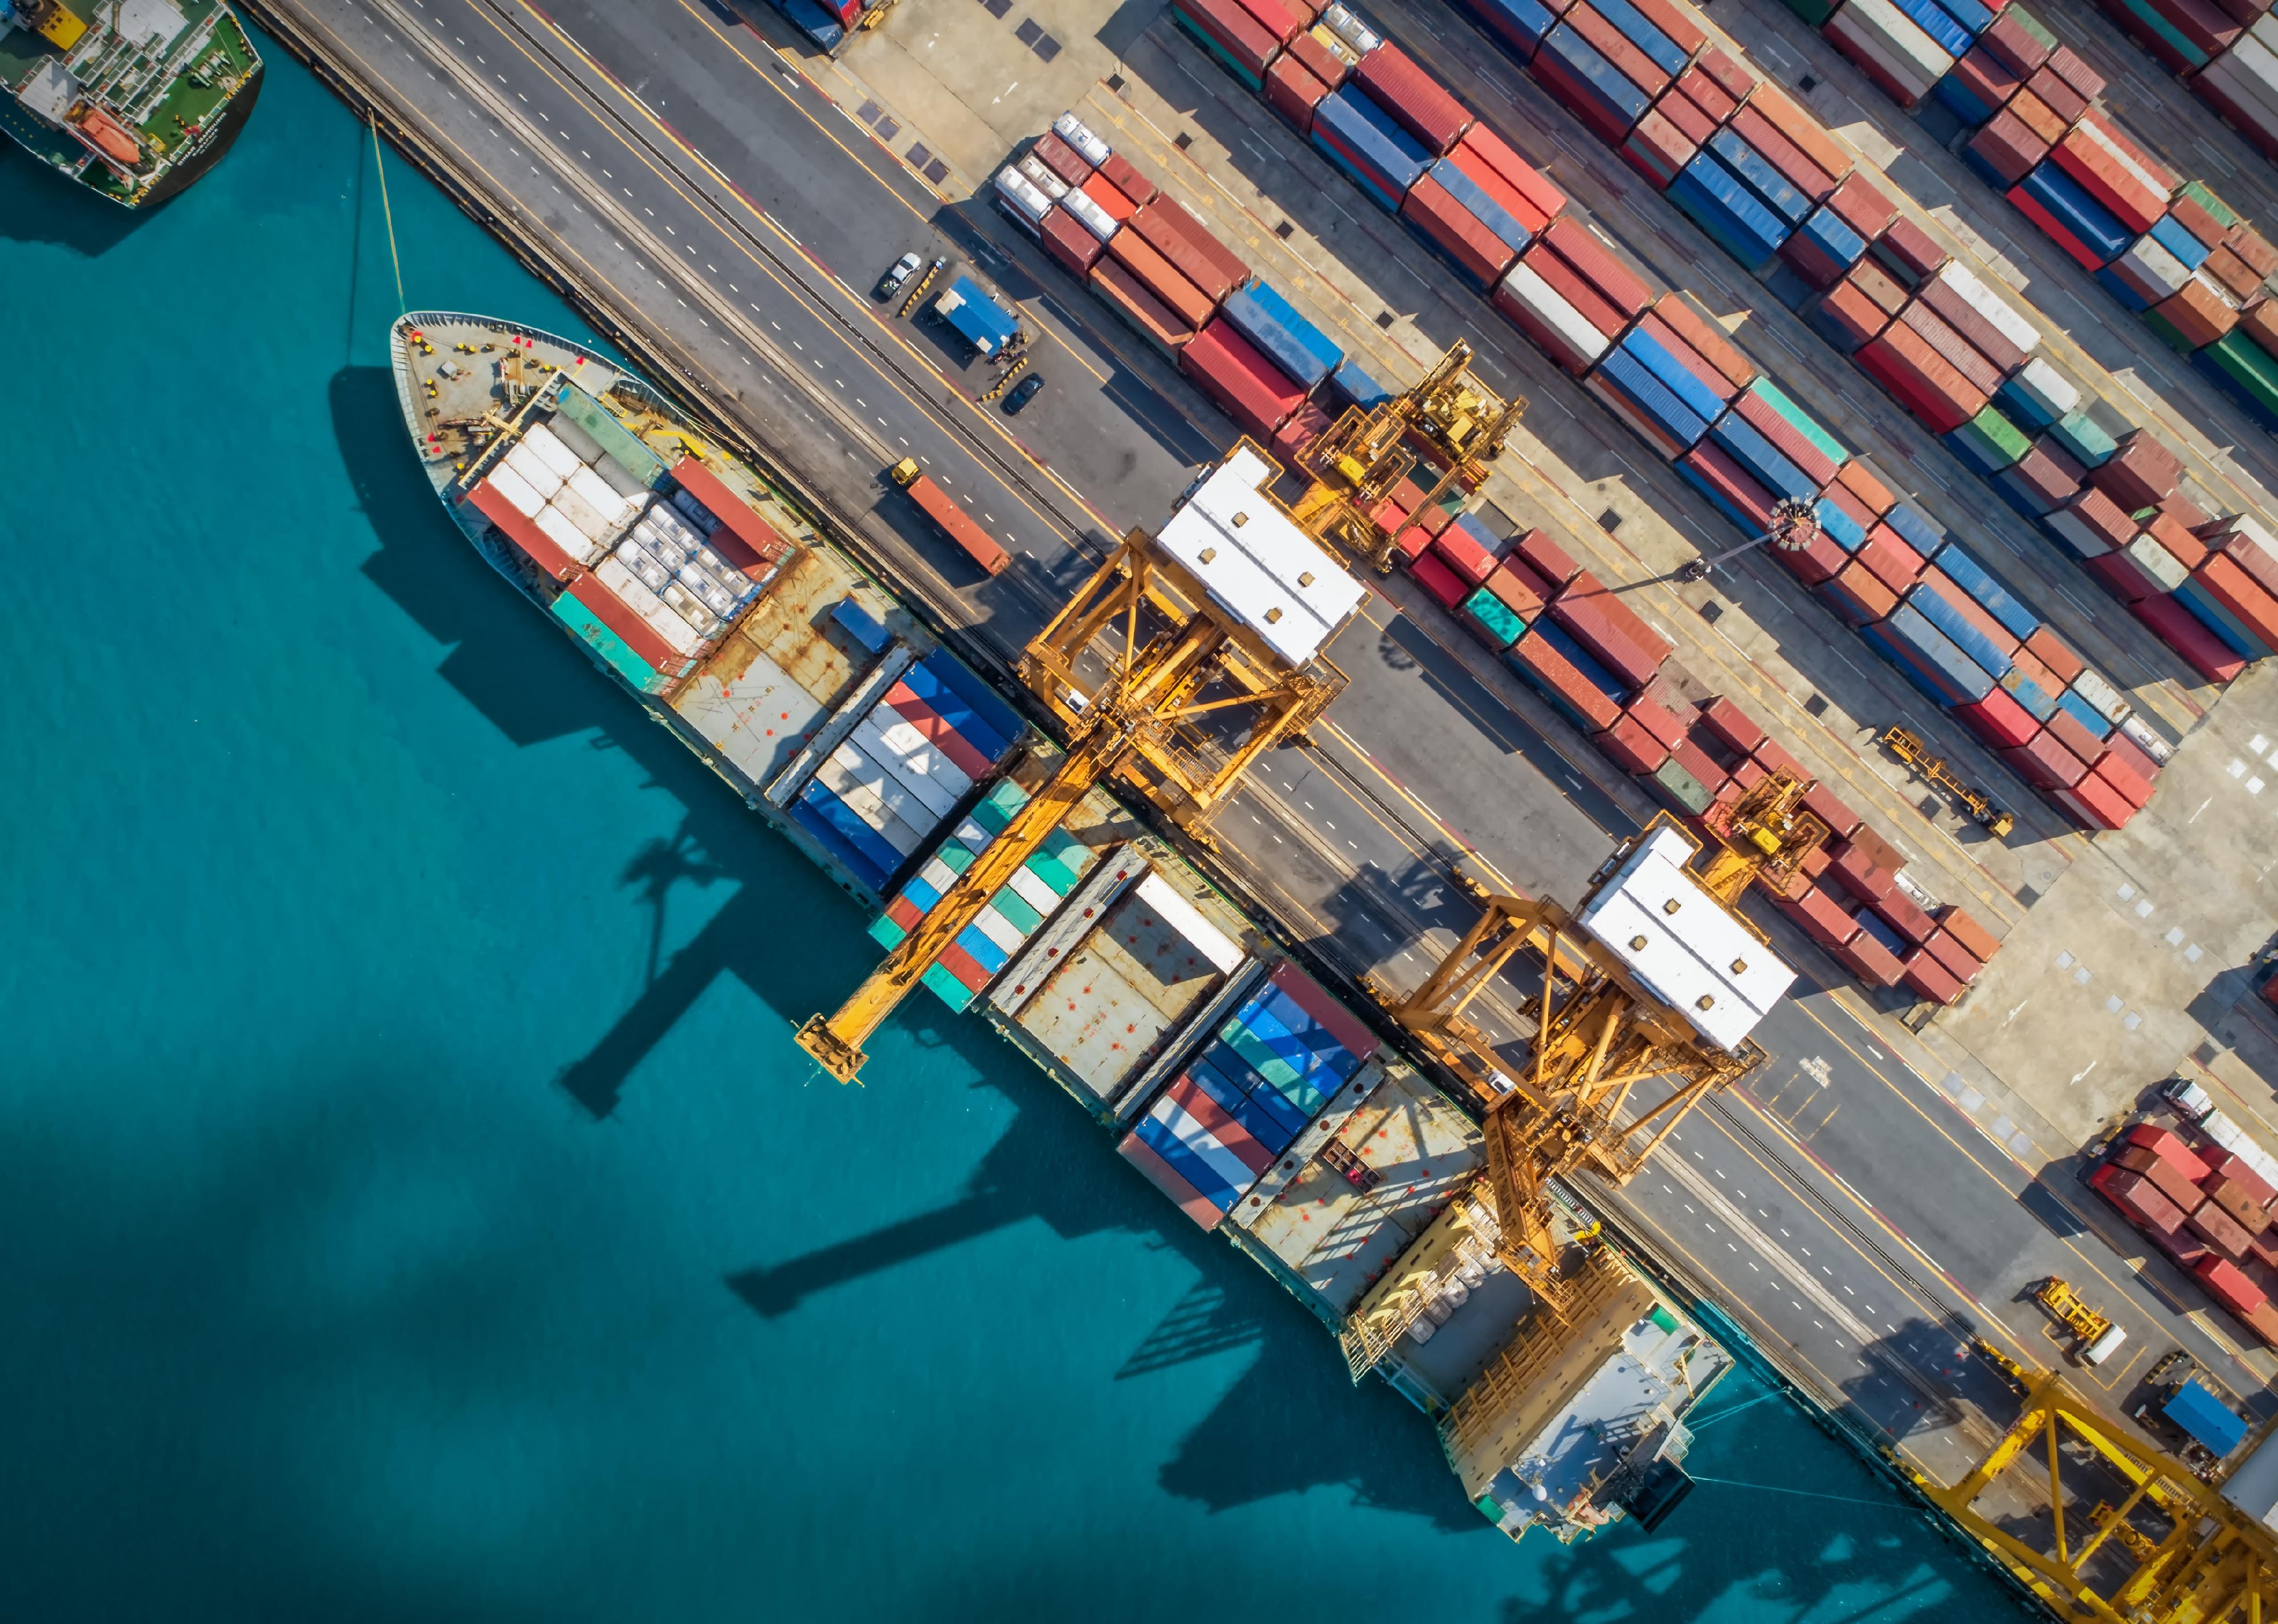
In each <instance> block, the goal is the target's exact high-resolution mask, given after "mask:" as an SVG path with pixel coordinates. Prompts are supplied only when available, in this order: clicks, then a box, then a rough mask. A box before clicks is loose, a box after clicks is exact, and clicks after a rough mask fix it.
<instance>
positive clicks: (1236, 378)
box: [1110, 232, 1305, 440]
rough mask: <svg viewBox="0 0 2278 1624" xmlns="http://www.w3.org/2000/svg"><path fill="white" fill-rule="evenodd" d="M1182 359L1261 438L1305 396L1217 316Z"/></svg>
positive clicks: (1192, 374) (1207, 391)
mask: <svg viewBox="0 0 2278 1624" xmlns="http://www.w3.org/2000/svg"><path fill="white" fill-rule="evenodd" d="M1116 235H1117V236H1119V237H1120V236H1121V235H1122V233H1120V232H1118V233H1117V234H1116ZM1110 246H1111V247H1112V244H1111V245H1110ZM1179 364H1180V368H1181V370H1182V371H1183V372H1185V373H1186V374H1187V376H1188V377H1189V378H1191V379H1194V380H1195V381H1196V383H1198V384H1200V385H1201V386H1202V387H1203V393H1204V394H1205V395H1209V396H1210V397H1211V398H1212V400H1213V401H1215V402H1218V404H1219V406H1221V407H1223V408H1224V409H1225V410H1226V414H1227V416H1228V417H1232V418H1233V419H1234V421H1235V424H1236V425H1238V426H1240V427H1241V428H1242V429H1243V430H1245V431H1246V432H1247V433H1249V434H1250V437H1251V438H1252V439H1255V440H1271V439H1272V438H1273V431H1274V430H1275V429H1277V428H1279V427H1280V426H1281V425H1282V423H1283V422H1285V421H1286V420H1287V419H1288V416H1289V414H1290V413H1291V412H1293V411H1295V410H1297V408H1298V407H1299V406H1300V405H1302V404H1303V402H1304V399H1305V392H1304V391H1303V389H1300V388H1298V387H1296V385H1295V384H1293V383H1291V382H1290V381H1289V380H1288V378H1286V377H1284V376H1283V375H1282V372H1281V370H1280V368H1279V367H1277V366H1275V365H1274V364H1273V362H1271V361H1269V360H1267V359H1266V358H1265V356H1263V355H1260V354H1259V353H1258V352H1257V349H1255V348H1254V347H1253V346H1252V345H1251V344H1250V341H1249V340H1248V339H1246V338H1244V337H1242V334H1240V333H1236V332H1235V330H1234V328H1233V327H1232V326H1229V325H1228V324H1227V323H1226V322H1224V321H1213V322H1212V323H1211V324H1210V326H1207V327H1204V329H1203V330H1202V331H1201V332H1200V333H1196V335H1195V339H1194V341H1193V342H1192V343H1190V344H1189V345H1188V346H1187V347H1186V349H1185V350H1184V351H1183V352H1181V355H1180V357H1179Z"/></svg>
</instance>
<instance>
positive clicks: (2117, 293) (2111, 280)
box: [2096, 265, 2152, 316]
mask: <svg viewBox="0 0 2278 1624" xmlns="http://www.w3.org/2000/svg"><path fill="white" fill-rule="evenodd" d="M2096 280H2098V281H2099V282H2101V283H2102V284H2103V285H2104V291H2105V292H2106V293H2108V294H2110V295H2112V296H2113V297H2114V298H2115V299H2117V300H2119V301H2120V303H2122V304H2124V305H2126V306H2127V307H2128V308H2129V310H2133V311H2135V312H2136V313H2137V315H2139V316H2140V315H2142V314H2143V313H2144V311H2145V310H2150V309H2151V308H2152V302H2151V301H2150V300H2149V299H2146V298H2145V297H2144V295H2142V294H2139V293H2137V291H2136V290H2135V289H2134V288H2132V287H2129V286H2128V284H2127V283H2126V282H2125V281H2123V280H2121V276H2120V272H2117V271H2115V270H2114V269H2113V268H2112V267H2111V266H2110V265H2106V266H2105V267H2104V269H2103V270H2101V271H2099V272H2097V273H2096Z"/></svg>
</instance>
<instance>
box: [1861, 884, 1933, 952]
mask: <svg viewBox="0 0 2278 1624" xmlns="http://www.w3.org/2000/svg"><path fill="white" fill-rule="evenodd" d="M1875 912H1876V914H1877V915H1878V916H1879V917H1880V918H1881V919H1882V921H1883V923H1884V924H1886V925H1888V926H1890V927H1891V929H1892V930H1893V931H1897V932H1898V933H1899V934H1900V936H1901V937H1903V938H1906V941H1907V944H1908V945H1909V946H1915V947H1921V946H1926V945H1927V944H1928V943H1929V941H1930V938H1931V937H1933V936H1936V935H1937V934H1938V922H1937V921H1936V920H1934V919H1932V918H1931V917H1930V915H1928V914H1926V913H1924V912H1923V909H1922V908H1921V907H1920V905H1919V904H1917V903H1916V902H1915V900H1914V899H1913V898H1912V897H1910V896H1908V895H1907V893H1906V892H1903V891H1898V890H1893V891H1892V892H1891V893H1890V894H1889V895H1888V896H1885V897H1883V898H1881V899H1879V900H1877V902H1876V904H1875Z"/></svg>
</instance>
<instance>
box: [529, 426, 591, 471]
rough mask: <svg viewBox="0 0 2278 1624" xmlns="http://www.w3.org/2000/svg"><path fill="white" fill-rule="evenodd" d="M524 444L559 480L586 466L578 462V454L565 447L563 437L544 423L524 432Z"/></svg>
mask: <svg viewBox="0 0 2278 1624" xmlns="http://www.w3.org/2000/svg"><path fill="white" fill-rule="evenodd" d="M522 443H523V444H524V445H525V446H528V447H529V448H531V451H532V452H534V453H535V454H536V455H537V456H538V459H539V461H540V462H542V463H545V464H546V465H547V467H548V468H550V469H552V470H553V471H554V474H555V476H556V477H557V478H559V479H565V480H566V479H569V476H570V475H571V474H573V473H576V472H577V471H578V470H579V469H580V468H583V467H584V466H585V463H581V462H579V461H578V460H577V453H576V452H575V451H572V450H571V449H570V448H569V447H567V446H565V445H563V444H562V440H561V437H560V436H559V435H557V434H555V433H554V431H553V430H552V429H550V428H548V427H547V426H546V425H544V424H543V423H533V424H531V425H530V427H529V428H528V429H526V430H524V433H523V436H522Z"/></svg>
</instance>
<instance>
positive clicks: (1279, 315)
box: [1219, 282, 1345, 390]
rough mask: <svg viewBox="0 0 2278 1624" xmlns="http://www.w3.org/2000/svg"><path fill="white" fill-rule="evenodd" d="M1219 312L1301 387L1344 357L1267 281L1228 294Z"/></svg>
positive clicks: (1321, 376) (1334, 367)
mask: <svg viewBox="0 0 2278 1624" xmlns="http://www.w3.org/2000/svg"><path fill="white" fill-rule="evenodd" d="M1219 314H1220V315H1222V316H1224V317H1225V318H1227V322H1228V323H1229V324H1231V325H1232V326H1233V328H1234V330H1235V332H1236V333H1241V334H1242V337H1244V338H1246V339H1248V340H1249V341H1250V342H1251V343H1253V344H1255V345H1257V348H1258V349H1262V350H1264V351H1265V355H1266V356H1267V357H1268V358H1269V359H1270V360H1272V361H1273V364H1274V365H1276V366H1278V367H1280V369H1281V371H1282V372H1284V373H1286V374H1287V375H1288V379H1289V381H1290V382H1292V383H1294V384H1296V385H1297V387H1300V388H1302V389H1306V390H1311V389H1312V388H1314V387H1316V386H1318V385H1319V383H1320V381H1321V379H1324V378H1326V377H1327V376H1328V375H1329V374H1330V373H1331V372H1334V371H1336V370H1337V367H1338V365H1339V364H1341V363H1342V361H1343V360H1344V358H1345V352H1344V351H1343V350H1342V349H1338V348H1337V347H1336V346H1335V345H1334V344H1332V343H1331V342H1329V339H1328V335H1327V334H1326V333H1323V332H1322V331H1321V330H1320V329H1319V327H1317V326H1314V325H1313V324H1312V323H1311V322H1310V321H1307V320H1306V319H1305V318H1303V316H1300V315H1299V314H1298V313H1297V311H1296V307H1295V306H1294V305H1292V304H1291V303H1289V301H1288V300H1287V299H1285V298H1283V297H1282V296H1281V295H1280V294H1279V293H1277V292H1275V291H1274V290H1273V287H1272V285H1271V284H1269V283H1265V282H1252V283H1250V286H1249V287H1243V288H1240V289H1238V290H1236V291H1235V292H1234V293H1232V294H1229V295H1227V301H1226V303H1224V304H1223V305H1220V306H1219Z"/></svg>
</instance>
